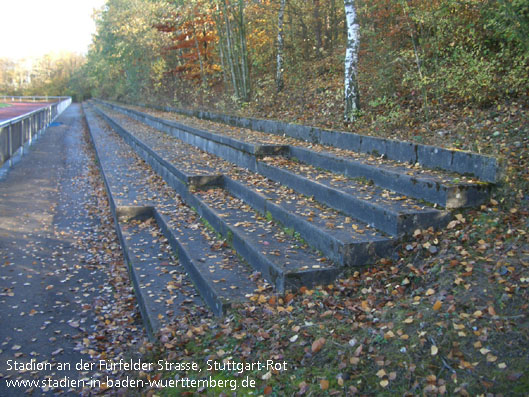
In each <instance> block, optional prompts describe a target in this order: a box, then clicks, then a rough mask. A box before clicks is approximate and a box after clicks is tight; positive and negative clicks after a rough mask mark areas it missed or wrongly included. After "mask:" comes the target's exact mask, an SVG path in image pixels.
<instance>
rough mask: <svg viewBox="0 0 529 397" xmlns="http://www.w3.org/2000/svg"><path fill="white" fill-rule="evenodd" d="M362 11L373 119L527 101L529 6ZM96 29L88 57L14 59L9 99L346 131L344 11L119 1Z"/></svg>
mask: <svg viewBox="0 0 529 397" xmlns="http://www.w3.org/2000/svg"><path fill="white" fill-rule="evenodd" d="M354 5H355V8H356V12H357V18H358V23H359V25H360V48H359V66H358V86H359V92H360V103H361V111H360V114H359V116H361V117H360V118H361V119H362V120H364V121H367V122H373V121H378V122H380V123H381V124H384V125H385V126H395V125H399V123H400V124H402V123H403V122H409V119H410V114H412V115H413V118H414V119H418V120H427V119H430V118H434V117H436V115H437V114H438V113H439V112H442V111H444V110H446V109H450V108H453V107H454V106H464V107H472V108H484V107H487V106H491V105H494V104H497V103H501V102H504V101H506V100H516V99H518V100H520V99H521V100H522V101H523V100H524V99H526V98H527V94H528V91H529V3H528V2H527V1H525V0H431V1H427V2H425V1H419V0H370V1H366V0H357V1H355V2H354ZM94 17H95V20H96V23H97V33H96V35H95V36H94V39H93V43H92V45H91V47H90V50H89V51H88V53H87V54H86V56H83V57H81V56H79V55H75V54H59V55H54V56H52V55H50V56H46V57H44V58H42V59H40V60H38V61H35V62H33V63H32V64H31V65H27V64H24V63H23V62H18V63H16V62H13V61H10V60H6V59H2V60H0V92H1V93H5V94H48V95H58V94H62V95H64V94H70V95H72V96H73V97H74V98H75V99H76V100H79V101H80V100H83V99H86V98H90V97H102V98H107V99H115V100H120V101H128V102H141V103H157V104H169V105H173V106H182V107H201V108H208V109H216V110H220V111H226V112H229V113H236V112H239V113H240V112H242V113H243V114H244V113H251V114H253V115H258V116H262V117H274V118H283V119H287V120H295V121H298V122H304V123H312V124H320V125H323V126H335V125H336V123H341V124H342V126H343V114H344V57H345V51H346V44H347V26H346V18H345V12H344V2H343V1H339V0H328V1H321V0H275V1H271V0H251V1H243V0H209V1H208V0H192V1H190V0H187V1H182V0H172V1H169V0H108V1H107V3H106V5H105V6H104V7H103V9H101V10H99V11H97V12H96V14H95V16H94ZM278 33H281V34H280V35H278ZM278 42H279V43H280V44H279V45H278ZM278 52H279V55H280V56H278Z"/></svg>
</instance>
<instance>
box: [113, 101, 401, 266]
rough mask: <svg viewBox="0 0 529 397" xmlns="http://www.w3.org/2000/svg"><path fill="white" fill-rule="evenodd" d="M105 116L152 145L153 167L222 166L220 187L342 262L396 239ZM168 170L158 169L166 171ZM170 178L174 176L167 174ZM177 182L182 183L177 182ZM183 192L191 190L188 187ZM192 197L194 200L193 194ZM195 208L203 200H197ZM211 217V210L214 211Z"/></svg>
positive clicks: (128, 136) (382, 249) (352, 262)
mask: <svg viewBox="0 0 529 397" xmlns="http://www.w3.org/2000/svg"><path fill="white" fill-rule="evenodd" d="M105 112H106V115H107V117H111V118H113V120H114V121H112V122H113V123H114V124H118V127H117V128H119V130H120V131H122V134H124V138H125V140H126V141H128V142H129V141H134V140H139V141H141V142H142V145H144V146H145V145H148V147H149V148H150V149H149V151H148V153H151V155H152V156H151V157H146V160H147V161H149V163H152V164H153V166H154V168H160V164H166V165H164V166H161V168H165V169H166V170H167V169H169V168H170V167H169V166H171V169H180V168H184V169H186V170H187V171H188V172H191V173H192V172H193V170H192V167H196V168H197V169H200V170H204V172H206V173H207V172H208V170H209V171H210V172H213V171H214V170H215V171H221V172H222V173H223V174H224V175H225V177H224V178H223V183H222V187H223V188H224V189H226V190H227V191H228V192H229V193H230V194H232V195H234V196H236V197H238V198H239V199H242V200H243V201H244V202H246V203H247V204H249V205H250V206H251V207H252V208H254V209H255V210H257V211H258V212H260V214H261V215H262V216H264V217H266V218H269V219H270V218H271V219H274V220H276V221H279V222H280V223H281V224H282V225H283V227H284V228H285V229H287V230H289V233H290V234H291V235H294V234H295V233H296V234H298V235H299V236H300V237H301V238H303V239H304V240H306V241H307V242H308V243H309V244H310V245H311V246H312V247H314V248H316V249H317V250H320V251H322V252H323V254H324V255H325V256H326V257H327V258H329V259H331V260H332V261H334V262H336V263H337V264H339V265H348V266H359V265H363V264H365V263H366V262H368V261H372V260H373V259H374V258H375V257H376V256H386V255H389V254H390V253H391V252H392V249H393V245H394V244H395V241H394V240H393V239H392V238H391V237H389V236H387V235H385V234H382V233H380V232H378V231H377V230H375V229H373V228H369V226H367V225H365V224H364V223H363V222H359V221H357V220H355V221H354V222H353V220H352V219H350V218H349V217H347V216H345V215H344V214H342V213H340V212H338V211H336V210H334V209H332V208H329V207H326V206H325V205H322V204H320V203H318V202H315V201H314V200H311V199H310V198H308V197H306V196H303V195H301V194H299V193H296V192H295V191H293V190H291V189H286V188H285V187H284V186H281V184H279V183H275V182H273V181H271V180H269V179H267V178H265V177H263V176H261V175H259V174H255V173H252V172H249V171H247V170H244V169H241V168H239V167H235V166H233V165H232V164H230V163H227V162H226V161H224V160H221V159H220V158H218V157H216V156H213V155H211V154H207V153H205V152H203V151H201V150H199V149H197V148H194V147H192V146H190V145H188V144H185V143H183V142H181V141H179V140H178V139H176V138H174V137H173V136H169V135H167V134H165V133H163V132H160V131H158V130H154V129H153V128H150V127H148V126H145V125H142V124H140V123H139V122H137V121H134V120H132V119H129V118H128V117H126V116H124V115H123V114H121V113H117V112H112V111H110V110H105ZM164 172H165V171H164V170H161V171H160V173H161V174H164ZM169 179H170V178H169ZM175 186H176V187H177V188H178V189H180V187H178V186H179V185H178V184H175ZM180 194H187V193H186V191H185V189H184V191H183V192H180ZM188 200H194V199H193V198H191V197H189V198H188ZM194 205H195V206H197V208H200V207H201V204H200V203H194ZM211 216H212V215H211Z"/></svg>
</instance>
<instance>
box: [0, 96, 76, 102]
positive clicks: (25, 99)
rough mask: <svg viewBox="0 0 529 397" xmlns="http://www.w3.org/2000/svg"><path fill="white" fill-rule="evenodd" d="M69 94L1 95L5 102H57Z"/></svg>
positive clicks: (0, 97) (0, 98)
mask: <svg viewBox="0 0 529 397" xmlns="http://www.w3.org/2000/svg"><path fill="white" fill-rule="evenodd" d="M68 98H69V97H67V96H49V95H40V96H39V95H25V96H16V95H0V100H1V101H4V102H8V101H11V102H50V101H52V102H57V101H63V100H66V99H68Z"/></svg>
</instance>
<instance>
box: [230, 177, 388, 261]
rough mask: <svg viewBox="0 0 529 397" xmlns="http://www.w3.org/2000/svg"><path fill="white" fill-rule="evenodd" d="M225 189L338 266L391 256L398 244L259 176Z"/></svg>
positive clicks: (353, 220)
mask: <svg viewBox="0 0 529 397" xmlns="http://www.w3.org/2000/svg"><path fill="white" fill-rule="evenodd" d="M224 188H225V189H226V190H227V191H229V192H230V193H231V194H233V195H234V196H236V197H238V198H240V199H242V200H243V201H244V202H246V203H248V204H249V205H251V206H252V207H253V208H254V209H256V210H257V211H259V212H260V213H261V214H264V216H265V217H267V218H273V219H277V220H279V221H280V222H281V223H282V224H283V225H284V227H285V228H286V230H287V231H288V232H289V233H290V234H293V235H295V234H299V236H300V237H301V238H303V239H304V240H306V241H307V242H308V243H309V244H310V245H311V246H312V247H314V248H316V249H318V250H320V251H321V252H323V253H324V255H325V256H326V257H328V258H329V259H331V260H332V261H334V262H336V263H337V264H339V265H343V266H361V265H364V264H366V263H369V262H372V261H373V260H374V259H375V258H377V257H385V256H388V255H390V254H391V253H392V251H393V249H394V245H395V244H396V241H395V240H394V239H392V238H391V236H388V235H386V234H384V233H380V232H379V231H378V230H376V229H373V228H370V227H369V226H368V225H366V224H365V223H363V222H361V221H358V220H356V219H351V218H350V217H348V216H346V215H344V214H343V213H341V212H339V211H336V210H334V209H333V208H330V207H327V206H325V205H324V204H321V203H319V202H317V201H316V200H314V199H313V198H310V197H306V196H303V195H301V194H299V193H297V192H295V191H294V190H292V189H289V188H287V187H285V186H283V185H281V184H280V183H276V182H273V181H271V180H269V179H268V178H263V177H262V176H260V175H257V177H253V178H252V177H248V178H244V179H242V178H240V179H239V180H238V181H235V180H233V179H228V178H226V179H225V180H224Z"/></svg>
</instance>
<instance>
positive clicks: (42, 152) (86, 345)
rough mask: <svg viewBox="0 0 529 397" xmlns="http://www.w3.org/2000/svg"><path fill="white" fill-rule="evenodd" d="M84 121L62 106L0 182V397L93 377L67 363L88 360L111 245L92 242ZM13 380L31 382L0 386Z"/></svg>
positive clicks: (95, 228) (94, 224) (61, 387)
mask: <svg viewBox="0 0 529 397" xmlns="http://www.w3.org/2000/svg"><path fill="white" fill-rule="evenodd" d="M85 128H86V127H85V125H84V121H83V118H82V110H81V107H80V106H79V105H76V104H74V105H72V106H70V107H69V108H68V109H67V110H66V111H65V112H64V113H63V114H62V115H61V116H60V117H59V118H58V119H57V120H56V123H55V125H54V126H52V127H49V128H48V130H47V131H46V132H45V134H44V135H43V136H42V137H41V138H40V139H39V140H38V141H37V143H36V144H35V145H34V146H32V147H31V149H30V151H29V153H28V154H27V155H25V156H24V157H23V158H22V160H21V161H20V162H19V163H17V164H16V165H15V166H14V167H13V168H12V169H11V170H10V171H9V173H8V174H7V176H6V177H5V179H4V180H2V181H0V396H19V395H22V394H24V393H30V394H37V395H38V394H42V393H43V392H44V393H46V392H48V393H50V394H56V393H58V392H66V393H68V394H70V393H71V394H73V395H77V394H78V393H79V391H80V388H78V387H77V386H78V385H76V384H75V383H73V382H75V381H79V380H82V379H84V381H85V382H86V381H89V380H90V379H91V377H92V376H93V374H92V373H90V372H87V371H79V370H78V368H75V366H76V364H78V363H80V362H81V360H83V361H85V362H90V355H89V353H90V345H91V343H92V342H93V339H94V335H93V332H94V331H95V330H96V327H95V326H94V323H95V321H96V316H95V314H94V310H93V308H94V306H95V305H97V300H98V299H99V300H101V299H104V297H102V295H104V294H107V295H108V294H110V293H111V292H112V291H111V288H110V286H109V285H108V274H107V273H106V271H105V267H106V266H108V264H107V263H105V262H106V261H110V260H111V259H112V255H114V254H115V253H114V252H111V251H119V248H117V249H115V250H113V249H112V248H116V247H112V246H110V242H109V246H108V247H106V249H105V246H102V244H105V242H106V241H107V239H108V238H107V237H106V236H105V234H104V232H103V230H102V227H101V225H100V218H99V217H98V216H95V214H94V213H93V208H94V206H97V198H96V197H95V196H94V192H93V187H92V186H90V183H89V178H88V172H89V167H87V165H88V164H89V162H90V161H92V160H91V159H90V156H89V154H90V153H89V144H88V141H87V140H86V135H85ZM94 302H96V303H94ZM92 353H93V352H92ZM21 365H22V367H21ZM46 377H47V378H48V379H51V380H52V381H53V382H51V381H44V382H47V383H44V382H43V380H44V379H45V378H46ZM23 379H25V380H34V381H35V380H37V381H39V382H40V383H38V384H37V383H33V384H26V385H24V386H19V387H9V385H8V382H13V381H16V380H23ZM59 380H63V382H62V383H57V382H56V381H59ZM64 380H66V381H64ZM67 381H70V383H68V382H67ZM72 386H73V387H72ZM85 386H86V384H85Z"/></svg>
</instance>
